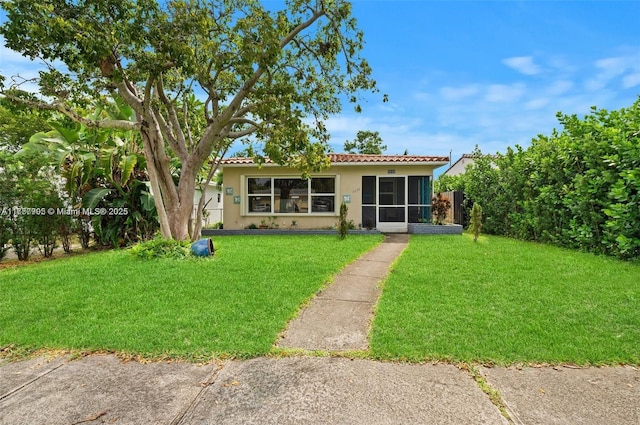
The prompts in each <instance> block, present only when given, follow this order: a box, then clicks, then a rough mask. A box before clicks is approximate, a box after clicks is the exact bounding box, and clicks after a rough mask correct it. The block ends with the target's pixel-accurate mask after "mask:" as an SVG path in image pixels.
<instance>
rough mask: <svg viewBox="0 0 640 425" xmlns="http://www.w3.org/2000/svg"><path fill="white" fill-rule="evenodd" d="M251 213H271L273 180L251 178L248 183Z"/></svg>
mask: <svg viewBox="0 0 640 425" xmlns="http://www.w3.org/2000/svg"><path fill="white" fill-rule="evenodd" d="M248 183H249V184H248V187H249V189H248V192H249V212H255V213H270V212H271V211H272V210H271V179H268V178H267V179H265V178H256V179H254V178H250V179H249V181H248Z"/></svg>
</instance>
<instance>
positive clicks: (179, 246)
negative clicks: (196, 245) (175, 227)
mask: <svg viewBox="0 0 640 425" xmlns="http://www.w3.org/2000/svg"><path fill="white" fill-rule="evenodd" d="M130 252H131V254H132V255H133V256H135V257H138V258H142V259H145V260H148V259H152V258H173V259H183V258H189V257H194V258H195V256H194V255H193V254H192V252H191V242H188V241H176V240H174V239H164V238H162V237H160V236H157V237H155V238H153V239H151V240H148V241H146V242H142V243H139V244H136V245H134V246H132V247H131V249H130Z"/></svg>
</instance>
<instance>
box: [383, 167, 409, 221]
mask: <svg viewBox="0 0 640 425" xmlns="http://www.w3.org/2000/svg"><path fill="white" fill-rule="evenodd" d="M406 209H407V208H406V202H405V177H379V178H378V221H379V222H380V223H402V224H405V223H406V222H407V220H406Z"/></svg>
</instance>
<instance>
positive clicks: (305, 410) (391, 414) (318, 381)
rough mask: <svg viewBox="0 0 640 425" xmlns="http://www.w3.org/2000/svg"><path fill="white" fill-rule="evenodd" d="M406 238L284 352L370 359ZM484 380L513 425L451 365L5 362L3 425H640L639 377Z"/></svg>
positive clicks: (577, 374) (0, 374)
mask: <svg viewBox="0 0 640 425" xmlns="http://www.w3.org/2000/svg"><path fill="white" fill-rule="evenodd" d="M406 238H407V237H406V235H388V236H387V239H386V242H385V243H383V244H381V245H380V246H378V247H377V248H376V249H374V250H373V251H371V252H369V253H367V254H366V255H365V256H363V257H361V258H360V259H358V260H357V261H356V262H354V263H353V264H351V265H350V266H349V267H347V268H345V269H344V270H343V271H342V273H341V274H340V275H338V276H336V278H335V279H334V283H333V284H332V285H331V286H329V287H328V288H327V289H325V290H324V291H323V292H322V293H321V294H319V295H318V296H317V297H316V298H315V299H314V300H312V302H311V303H310V305H309V306H308V307H307V308H306V309H304V310H303V311H302V312H301V314H300V315H299V317H298V318H296V319H295V320H293V321H292V322H291V323H290V324H289V327H288V329H287V331H286V332H285V334H284V338H282V339H281V340H280V341H278V343H279V344H278V345H279V346H281V347H285V346H286V347H296V348H306V349H323V350H330V351H343V350H366V349H367V339H366V338H367V332H368V328H369V324H370V319H371V312H372V309H373V306H374V305H375V302H376V300H377V298H378V296H379V283H380V281H381V280H382V279H384V277H385V276H386V274H387V273H388V272H389V267H390V266H391V264H392V262H393V261H394V260H395V258H397V256H398V255H400V253H401V252H402V250H403V249H404V247H405V245H406V241H407V239H406ZM314 309H315V311H314ZM477 369H479V371H480V374H481V375H482V377H483V379H484V381H485V382H486V385H488V386H490V387H491V388H492V389H493V390H494V391H495V392H497V394H498V395H499V398H500V399H501V404H502V405H503V406H505V410H506V412H507V415H508V418H505V417H504V416H503V415H502V414H501V412H500V410H499V408H498V407H497V406H496V405H494V404H493V402H492V401H491V400H490V398H489V396H488V395H487V394H485V393H484V392H483V390H481V388H480V386H479V384H478V383H477V382H476V378H474V377H473V376H472V375H471V373H470V372H469V371H468V370H465V369H459V368H458V367H456V366H455V365H449V364H403V363H393V362H377V361H373V360H363V359H354V360H352V359H348V358H331V357H322V358H320V357H308V356H299V357H283V358H268V357H263V358H256V359H251V360H244V361H242V360H227V361H219V362H216V363H212V364H207V365H194V364H188V363H150V364H142V363H138V362H122V361H120V360H119V359H117V358H116V357H115V356H113V355H92V356H87V357H83V358H79V359H71V358H70V357H68V356H67V357H60V356H59V357H51V358H45V357H40V358H36V359H31V360H26V361H21V362H16V363H8V362H6V361H5V362H4V363H2V360H0V425H23V424H24V425H40V424H42V425H72V424H73V425H79V424H120V425H129V424H131V425H146V424H168V425H192V424H193V425H207V424H211V425H213V424H373V425H376V424H443V425H447V424H452V425H453V424H499V425H504V424H509V423H512V424H527V425H529V424H601V423H602V424H604V423H606V424H609V423H611V424H619V425H638V424H640V402H639V400H640V370H638V368H635V367H616V368H612V367H603V368H573V367H562V366H559V367H545V368H533V367H525V368H503V367H494V368H486V367H480V366H477Z"/></svg>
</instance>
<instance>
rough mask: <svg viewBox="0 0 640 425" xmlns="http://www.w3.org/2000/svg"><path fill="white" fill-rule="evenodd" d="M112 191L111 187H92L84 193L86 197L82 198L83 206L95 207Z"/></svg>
mask: <svg viewBox="0 0 640 425" xmlns="http://www.w3.org/2000/svg"><path fill="white" fill-rule="evenodd" d="M110 193H111V189H105V188H102V187H97V188H95V189H91V190H90V191H88V192H87V194H86V195H84V198H82V206H83V207H84V208H95V207H96V205H98V203H99V202H100V201H102V200H103V199H104V198H105V196H107V195H108V194H110Z"/></svg>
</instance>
